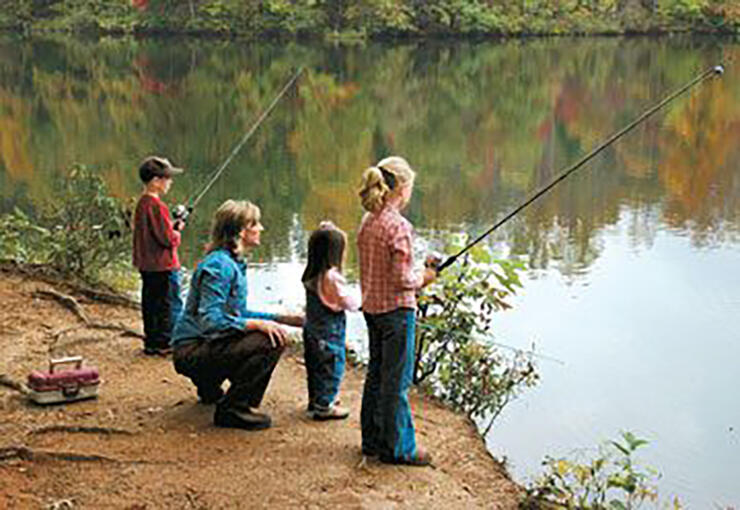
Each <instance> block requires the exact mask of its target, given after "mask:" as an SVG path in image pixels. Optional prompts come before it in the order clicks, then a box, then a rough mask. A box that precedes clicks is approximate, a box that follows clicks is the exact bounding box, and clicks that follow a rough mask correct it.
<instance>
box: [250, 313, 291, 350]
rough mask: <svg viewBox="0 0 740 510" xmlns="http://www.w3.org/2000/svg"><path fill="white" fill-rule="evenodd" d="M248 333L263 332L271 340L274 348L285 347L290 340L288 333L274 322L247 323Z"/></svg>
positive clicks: (258, 321)
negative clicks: (288, 339)
mask: <svg viewBox="0 0 740 510" xmlns="http://www.w3.org/2000/svg"><path fill="white" fill-rule="evenodd" d="M246 330H247V331H261V332H262V333H264V334H265V335H267V336H268V338H269V339H270V343H271V344H272V346H273V347H275V348H278V347H283V346H285V342H286V340H287V338H288V332H287V331H285V330H284V329H283V328H281V327H280V326H279V325H278V324H276V323H275V322H272V321H263V320H255V321H249V322H247V327H246Z"/></svg>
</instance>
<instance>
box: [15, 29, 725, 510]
mask: <svg viewBox="0 0 740 510" xmlns="http://www.w3.org/2000/svg"><path fill="white" fill-rule="evenodd" d="M739 55H740V46H739V45H738V43H737V42H735V41H733V40H729V39H724V40H722V39H720V40H718V39H708V38H703V39H702V38H699V39H689V38H675V37H670V38H661V39H649V38H637V39H621V38H607V39H585V38H582V39H565V38H557V39H542V40H526V41H502V42H486V43H476V44H467V43H445V44H441V43H440V44H438V43H427V44H417V43H413V44H396V45H384V44H372V45H351V46H334V45H326V46H319V45H309V46H306V45H296V44H283V45H254V44H243V45H241V44H235V43H233V42H226V41H224V42H219V41H198V40H188V39H162V40H120V39H104V40H100V41H80V40H70V39H64V38H60V39H45V40H32V41H28V40H20V39H15V38H12V37H4V38H2V39H0V211H2V212H5V211H9V210H11V209H12V208H13V207H16V206H17V207H21V208H22V209H24V210H27V211H31V212H32V211H33V210H34V209H35V208H36V207H38V206H39V204H42V203H43V202H44V201H46V200H48V199H49V198H50V197H51V196H52V189H53V182H54V179H56V178H58V177H59V176H60V175H62V173H63V170H64V169H65V168H67V167H68V166H69V165H71V164H72V163H73V162H80V163H85V164H88V165H90V166H93V167H95V168H97V169H99V171H100V172H101V173H103V174H104V175H105V176H106V177H107V179H108V182H109V183H110V187H111V189H112V190H113V192H115V193H116V194H118V195H119V196H121V197H132V196H135V195H136V194H137V193H138V191H139V184H138V182H137V179H136V175H135V169H136V166H137V163H138V162H139V161H140V160H141V158H142V157H143V156H145V155H147V154H150V153H158V154H164V155H167V156H169V157H171V158H172V159H174V160H175V161H176V162H177V163H179V164H181V165H183V166H184V167H185V168H186V169H187V173H186V174H185V175H183V176H182V177H181V178H179V179H177V180H176V182H175V186H174V187H173V190H172V192H171V195H170V196H169V197H168V199H169V200H170V201H171V202H172V203H177V202H183V201H185V200H186V199H187V198H188V197H191V196H193V194H195V193H197V192H198V191H199V190H200V189H201V187H202V186H203V184H204V183H205V182H206V180H207V178H208V176H209V175H210V174H211V172H213V170H214V169H216V168H217V167H218V165H219V164H220V163H221V162H222V161H223V160H224V159H225V158H226V156H227V155H228V154H229V152H230V151H231V149H232V147H233V146H234V145H235V144H236V143H237V142H238V140H239V139H240V138H241V137H242V136H243V134H244V133H245V132H246V131H247V130H248V129H249V127H250V125H251V124H252V122H254V120H255V119H256V118H257V116H258V114H259V112H260V111H261V109H262V108H264V107H265V106H266V105H267V104H268V103H269V102H270V101H271V100H272V98H273V97H274V96H275V94H277V92H278V91H279V90H280V88H281V87H282V85H283V83H284V82H285V81H287V79H288V78H289V77H290V75H291V73H292V71H293V70H294V69H295V68H296V67H297V66H298V65H301V64H306V65H307V69H306V72H305V73H304V74H303V76H302V77H301V79H300V81H299V84H298V86H297V87H296V88H295V89H293V90H292V91H291V92H290V93H289V94H287V95H286V97H284V98H283V100H282V101H281V103H280V104H279V105H278V107H277V108H276V109H275V111H274V112H273V114H272V115H271V116H270V118H269V119H268V120H267V121H266V122H264V124H263V125H262V126H261V127H260V128H259V130H258V131H257V132H256V133H255V135H254V137H253V138H252V139H251V140H250V141H249V142H248V143H247V144H246V145H245V147H244V149H243V150H242V151H241V152H240V153H239V154H238V155H237V157H236V158H235V159H234V161H233V162H232V164H231V165H230V167H229V168H228V169H227V170H226V171H225V173H224V174H223V177H222V178H221V179H220V180H219V181H218V182H217V183H216V184H215V186H214V187H213V188H212V189H211V190H210V191H209V192H208V194H207V195H206V196H205V198H204V200H203V202H201V204H199V209H198V210H197V211H196V214H195V215H194V217H193V218H192V221H191V223H190V225H189V228H188V230H187V231H186V235H185V241H184V248H183V252H184V258H185V260H186V261H187V263H188V265H190V266H192V264H193V263H194V261H196V260H197V259H198V257H199V256H200V254H201V247H202V244H203V241H204V237H203V236H204V233H205V232H206V231H207V229H208V217H209V214H210V212H211V211H213V210H214V209H215V208H216V207H217V206H218V204H219V203H221V202H222V201H223V200H225V199H226V198H249V199H251V200H253V201H255V202H257V203H258V204H259V205H260V206H261V207H262V211H263V217H264V223H265V224H266V227H267V230H266V232H265V234H264V236H263V247H261V248H260V249H259V251H258V252H256V253H255V254H254V256H253V261H254V264H253V266H252V269H251V275H250V285H251V291H252V294H251V296H250V300H251V302H252V303H253V304H254V305H255V307H261V308H277V307H288V308H295V307H298V306H300V305H301V304H302V290H301V286H300V283H299V280H300V273H301V271H302V262H303V257H304V255H305V241H306V232H307V231H309V230H311V229H313V228H314V227H315V226H316V225H317V224H318V222H319V221H320V220H321V219H324V218H331V219H333V220H334V221H335V223H337V224H338V225H339V226H341V227H342V228H344V229H345V230H347V231H348V232H349V234H350V236H353V235H354V231H355V228H356V225H357V224H358V221H359V219H360V217H361V210H360V207H359V204H358V201H357V199H356V188H357V185H358V182H359V176H360V173H361V172H362V170H363V169H364V168H365V167H367V166H368V165H369V164H371V163H372V162H374V161H376V160H377V159H378V158H379V157H381V156H384V155H387V154H390V153H397V154H401V155H404V156H406V157H407V158H408V159H409V161H410V162H411V164H412V165H413V166H414V167H415V168H416V169H417V171H418V181H417V189H416V191H415V195H414V198H413V201H412V203H411V205H410V207H409V210H408V216H409V218H410V219H411V220H412V221H413V222H414V224H415V225H416V226H417V228H418V229H419V231H420V232H422V233H423V232H436V233H438V234H439V233H441V234H442V235H443V236H444V235H445V234H446V233H458V232H461V231H464V232H469V233H473V234H474V233H476V232H481V231H483V230H484V229H485V228H486V227H487V226H489V225H490V224H492V223H493V222H494V221H495V220H496V219H497V218H500V217H502V216H503V215H504V214H506V213H507V212H508V211H510V210H512V209H513V208H514V207H516V206H517V205H518V204H519V203H521V202H522V201H523V200H524V199H526V198H527V197H528V196H530V194H531V193H532V192H533V191H534V190H536V189H538V188H540V187H541V186H543V185H545V184H547V183H549V182H550V181H551V180H552V179H553V178H554V177H555V176H557V175H558V174H559V173H560V172H561V171H562V170H563V169H564V168H565V167H566V166H568V165H569V164H571V163H573V162H574V161H576V160H577V159H578V158H579V157H580V156H582V155H583V154H585V153H586V152H588V151H589V150H590V149H591V148H593V147H595V146H596V145H597V144H598V143H599V142H600V141H601V140H603V139H605V138H606V137H607V136H608V135H610V134H611V133H613V132H614V131H616V130H617V129H619V128H620V127H622V126H623V125H625V124H626V123H628V122H629V121H631V120H632V119H634V118H636V117H637V116H638V115H639V114H640V113H641V112H642V111H644V110H645V109H647V108H648V107H649V106H651V105H652V104H654V103H655V102H657V101H658V100H659V99H660V98H662V97H664V96H665V95H667V94H668V93H669V92H671V91H673V90H676V89H677V88H679V87H680V86H682V85H683V84H685V83H687V82H688V81H689V80H691V79H692V78H694V77H695V76H697V75H698V74H699V73H700V72H702V71H704V70H705V69H707V68H709V67H710V66H713V65H716V64H718V63H720V62H721V61H723V60H728V61H730V65H729V66H728V68H727V72H726V74H725V76H724V77H723V78H722V79H721V80H713V81H710V82H707V83H704V84H703V85H701V86H700V87H698V88H697V89H695V90H694V91H693V92H692V93H691V94H687V95H685V96H683V97H682V98H680V99H678V100H676V101H674V102H673V103H671V104H670V105H669V107H668V108H666V109H665V110H664V111H662V112H660V113H659V114H657V115H655V116H653V117H651V119H650V120H648V121H647V122H645V123H644V124H642V125H641V126H640V127H639V128H637V129H636V130H635V131H633V132H632V133H631V134H629V135H628V136H626V137H625V138H623V139H622V140H620V141H619V142H618V143H617V144H615V145H613V146H612V147H610V148H609V149H608V150H607V151H605V152H604V153H603V154H601V155H600V156H598V157H597V158H596V159H594V160H593V161H592V162H591V163H589V164H588V165H587V166H585V167H583V168H582V169H581V170H579V172H578V173H576V174H574V175H573V176H572V177H571V178H569V179H568V180H566V181H564V182H563V183H561V184H560V185H559V186H558V187H556V188H555V189H554V190H553V191H552V192H551V193H548V194H547V195H546V196H545V197H544V198H542V199H541V200H539V201H538V202H537V203H536V204H534V205H533V206H532V207H530V208H528V209H526V210H525V211H524V212H522V213H521V214H520V215H519V216H518V217H517V219H515V220H514V221H512V222H509V223H508V224H507V225H506V226H505V227H504V228H502V229H500V230H498V231H497V232H496V233H495V234H494V236H492V238H491V239H490V242H491V245H492V246H495V247H497V248H498V249H501V250H503V251H505V252H506V253H511V254H512V255H514V256H517V257H519V258H521V259H522V260H524V261H526V262H527V267H528V268H529V269H528V270H527V272H526V275H525V278H524V288H523V289H522V291H521V292H520V293H519V295H518V296H517V297H516V298H515V299H514V301H513V302H514V305H515V306H514V309H513V310H511V311H508V312H505V313H501V314H499V316H498V317H497V319H496V325H495V331H496V339H497V341H500V342H502V343H506V344H508V345H511V346H515V347H521V348H526V347H528V346H530V345H531V344H532V343H534V344H535V345H536V352H538V353H540V354H542V355H544V356H547V357H548V358H554V359H555V360H557V361H554V360H551V359H545V358H542V359H540V360H539V369H540V371H541V373H542V379H541V382H540V384H539V386H538V387H536V388H534V389H532V390H529V391H527V392H526V393H524V394H523V395H522V396H521V397H520V398H519V399H518V400H517V401H515V402H514V403H513V404H511V405H510V406H509V407H508V408H506V409H505V410H504V412H503V414H502V415H501V417H500V418H499V421H498V422H497V423H496V424H495V425H494V427H493V430H492V432H491V434H490V435H489V437H488V438H487V442H488V445H489V448H490V449H491V451H493V452H494V453H495V454H496V455H500V456H506V457H507V459H508V461H509V465H510V467H511V469H512V471H513V473H514V475H515V477H516V478H517V479H518V480H520V481H526V480H528V479H529V478H530V477H531V476H533V475H534V474H535V473H537V472H538V470H539V463H540V461H541V460H542V458H543V457H544V456H545V455H547V454H549V455H569V454H571V453H572V452H574V451H581V450H582V449H583V448H588V447H592V446H594V445H596V444H597V443H599V442H601V441H603V440H606V439H610V438H616V437H617V435H618V433H619V431H620V430H631V431H633V432H634V433H636V434H637V435H638V436H641V437H646V438H648V439H649V440H650V445H649V446H648V447H647V448H645V449H644V450H643V452H642V454H641V455H640V456H639V458H640V459H641V460H642V461H643V462H644V463H646V464H649V465H653V466H655V467H657V468H658V469H659V470H660V471H661V472H662V473H663V477H662V479H661V481H660V490H661V494H662V496H663V497H665V498H668V497H670V496H673V495H677V496H679V497H680V498H681V500H682V501H683V502H684V503H685V504H686V505H687V507H688V508H713V507H729V506H737V505H739V504H740V483H739V482H740V460H738V459H739V458H740V436H739V434H740V402H739V399H738V397H737V393H735V391H737V387H738V386H739V385H740V371H739V370H737V364H738V362H739V361H740V342H739V340H740V333H738V331H737V329H736V327H737V326H736V320H737V316H736V315H735V313H737V311H738V308H740V271H738V268H739V267H740V249H739V248H740V246H739V243H738V241H739V239H740V236H739V234H740V221H739V220H740V175H739V174H738V166H740V149H739V148H738V147H739V145H738V143H737V142H738V140H739V139H740V66H737V65H733V63H732V61H733V59H735V58H736V57H737V56H739ZM355 261H356V254H355V253H354V250H352V251H351V252H350V253H349V275H350V277H353V276H354V275H355V274H356V263H355ZM733 317H735V319H733ZM350 320H351V324H352V328H351V330H352V334H351V335H350V337H351V338H350V342H351V343H352V344H353V345H354V346H355V347H356V348H358V349H360V350H362V346H363V343H364V341H365V340H364V329H363V327H362V318H361V317H360V316H358V315H355V316H353V317H351V318H350Z"/></svg>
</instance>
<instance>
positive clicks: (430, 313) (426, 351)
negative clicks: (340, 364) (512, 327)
mask: <svg viewBox="0 0 740 510" xmlns="http://www.w3.org/2000/svg"><path fill="white" fill-rule="evenodd" d="M456 241H457V244H460V246H462V244H463V241H464V239H463V238H459V239H457V240H456ZM453 244H455V243H453ZM460 246H450V247H449V250H448V251H457V250H458V249H459V247H460ZM522 268H523V266H522V264H521V263H518V262H515V261H510V260H499V259H495V258H494V257H493V256H492V254H491V252H490V250H489V249H488V248H487V247H486V246H483V245H478V246H476V247H475V248H473V249H472V250H470V252H469V254H468V255H467V256H466V257H465V258H464V259H463V260H462V261H461V262H460V263H458V264H455V265H453V266H450V267H449V268H448V269H447V270H445V271H444V272H443V273H442V274H441V275H440V278H439V279H438V280H437V282H436V283H435V284H433V285H432V286H431V287H430V288H429V291H428V292H427V293H426V294H425V295H424V296H422V298H421V299H420V303H419V314H420V319H419V335H418V344H417V353H416V357H417V367H416V373H415V381H416V382H417V383H420V382H424V383H425V385H426V386H427V387H428V388H430V390H431V391H433V392H434V393H435V394H437V395H438V396H439V397H440V398H441V399H442V400H443V401H445V402H447V403H448V404H450V405H451V406H452V407H453V408H455V409H456V410H458V411H462V412H465V413H466V414H467V415H468V416H470V417H471V418H472V419H475V420H482V421H483V425H482V430H483V435H485V434H487V433H488V431H489V430H490V428H491V426H492V424H493V421H494V420H495V419H496V417H498V415H499V414H500V413H501V411H502V410H503V408H504V407H505V406H506V405H507V404H508V403H509V402H511V400H512V399H513V398H515V397H516V396H517V395H519V393H520V392H521V391H522V389H523V388H525V387H531V386H534V385H535V384H536V383H537V380H538V379H539V375H538V374H537V371H536V368H535V365H534V362H533V360H532V357H533V353H531V352H522V351H517V352H515V353H514V354H512V355H509V356H507V355H504V354H503V353H502V352H501V350H500V349H499V348H498V347H497V346H496V344H494V343H492V333H491V323H492V321H493V316H494V314H495V313H496V312H498V311H502V310H506V309H507V308H510V307H511V305H509V303H508V302H507V299H508V298H510V297H511V296H512V295H513V294H514V292H515V288H516V287H521V283H520V280H519V275H518V271H520V270H521V269H522Z"/></svg>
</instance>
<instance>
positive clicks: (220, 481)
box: [0, 272, 516, 510]
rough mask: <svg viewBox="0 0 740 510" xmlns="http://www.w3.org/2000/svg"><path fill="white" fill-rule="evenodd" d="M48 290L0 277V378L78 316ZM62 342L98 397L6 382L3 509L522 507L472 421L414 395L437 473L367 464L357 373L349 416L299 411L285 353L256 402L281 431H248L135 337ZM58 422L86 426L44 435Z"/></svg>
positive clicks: (133, 318) (107, 317) (43, 354)
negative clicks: (52, 401)
mask: <svg viewBox="0 0 740 510" xmlns="http://www.w3.org/2000/svg"><path fill="white" fill-rule="evenodd" d="M48 288H50V286H49V285H47V284H44V283H41V282H38V281H35V280H31V279H24V278H22V277H21V276H19V275H16V274H10V273H7V272H0V307H2V311H1V312H0V374H5V376H6V377H9V378H11V379H14V380H19V381H24V380H25V377H26V376H27V374H28V373H29V372H30V371H31V370H34V369H41V368H43V367H45V365H46V363H47V360H48V357H49V349H50V346H51V345H52V339H53V337H54V335H55V334H56V333H58V332H59V331H62V330H64V329H66V328H69V327H71V326H74V325H81V324H82V323H81V321H80V319H79V318H77V317H76V316H75V315H74V314H73V313H72V312H71V311H69V310H68V309H65V308H63V307H62V306H61V304H60V303H59V302H57V301H55V300H53V299H51V300H50V299H43V298H38V297H34V291H37V290H39V289H48ZM62 292H63V290H62ZM76 297H77V296H76ZM78 299H79V303H80V305H81V307H82V308H83V309H84V312H85V314H87V315H88V316H89V317H90V318H91V319H92V320H95V321H98V322H109V323H111V322H116V323H121V324H124V325H125V326H127V327H130V328H134V329H138V328H139V327H140V324H139V319H138V315H137V312H136V311H134V310H130V309H126V308H119V307H115V306H109V305H99V304H94V303H90V302H89V301H87V302H86V301H84V300H83V299H81V298H78ZM54 347H55V348H54V349H53V354H54V355H55V356H60V355H73V354H81V355H83V356H84V357H85V359H86V360H87V363H88V364H90V365H95V366H97V367H99V369H100V372H101V377H102V378H103V380H104V382H103V384H102V385H101V387H100V397H99V398H98V399H97V400H89V401H84V402H77V403H74V404H70V405H66V406H50V407H40V406H36V405H32V404H29V403H27V402H26V400H25V398H24V397H23V395H21V394H20V393H19V392H17V391H15V390H12V389H10V388H8V387H6V386H0V508H56V509H63V508H126V509H132V510H133V509H156V508H177V509H183V508H191V509H216V508H268V507H269V508H423V507H426V508H516V504H515V501H516V487H515V486H514V484H513V483H512V482H511V481H509V480H508V479H507V478H506V476H505V474H504V473H503V470H502V469H501V468H500V467H499V465H498V464H497V463H496V462H495V461H494V460H493V459H492V458H491V457H490V456H489V455H488V453H487V452H486V450H485V448H484V446H483V443H482V441H481V440H480V439H479V438H478V437H477V436H476V433H475V431H474V429H473V427H472V426H471V424H470V423H469V422H468V421H467V420H465V419H464V418H462V417H460V416H457V415H455V414H453V413H451V412H450V411H448V410H446V409H444V408H442V407H440V406H438V405H437V404H435V403H433V402H431V401H429V400H427V399H424V398H421V397H419V396H418V395H416V394H414V395H413V406H414V417H415V423H416V427H417V437H418V439H419V442H420V443H422V444H424V445H426V446H428V447H429V449H430V450H431V451H432V452H433V453H434V454H435V466H434V468H410V467H397V466H387V465H383V464H380V463H378V462H377V461H369V462H367V463H365V464H363V463H362V462H361V461H362V456H361V454H360V449H359V444H360V428H359V408H360V399H361V391H362V380H363V374H362V372H361V369H349V370H348V373H347V376H346V378H345V382H344V384H343V388H342V395H341V396H342V401H343V403H344V404H346V405H348V406H349V407H350V408H351V409H352V415H351V417H350V419H349V420H347V421H344V422H328V423H318V422H313V421H310V420H308V419H306V418H305V417H304V409H305V405H306V390H305V370H304V367H303V365H302V364H301V362H300V359H299V358H298V357H296V356H286V357H285V358H284V359H283V360H282V361H281V362H280V364H279V365H278V368H277V370H276V372H275V376H274V377H273V380H272V382H271V383H270V387H269V389H268V392H267V397H266V399H265V402H264V403H263V406H262V409H263V410H264V411H266V412H268V413H269V414H271V416H272V417H273V423H274V426H273V427H272V428H271V429H268V430H265V431H260V432H245V431H240V430H225V429H217V428H214V427H213V426H212V424H211V419H212V413H213V407H212V406H204V405H201V404H198V403H197V399H196V396H195V391H194V388H193V387H192V385H191V384H190V383H189V381H187V380H186V379H184V378H182V377H180V376H179V375H177V374H176V373H175V372H174V370H173V369H172V364H171V362H170V361H169V360H167V359H162V358H149V357H145V356H143V355H142V354H141V353H140V350H141V348H140V347H141V346H140V340H138V339H136V338H131V337H125V336H121V335H120V334H119V333H118V332H113V331H103V330H89V329H78V330H75V331H70V332H69V333H66V334H62V335H59V337H58V338H57V339H56V342H55V343H54ZM52 425H65V426H77V427H78V429H79V430H77V431H75V432H69V431H54V430H50V431H42V430H41V428H42V427H49V426H52ZM83 427H98V428H107V429H109V430H108V431H107V432H106V431H105V430H97V431H85V429H84V428H83ZM34 431H36V432H34ZM9 446H23V447H26V448H28V449H29V450H23V451H19V450H2V449H1V448H3V447H9ZM19 453H20V454H23V455H17V454H19ZM31 453H35V454H36V455H35V456H34V457H33V458H31V459H29V458H28V456H29V454H31ZM59 454H61V456H60V455H59Z"/></svg>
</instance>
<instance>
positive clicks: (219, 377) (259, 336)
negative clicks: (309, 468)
mask: <svg viewBox="0 0 740 510" xmlns="http://www.w3.org/2000/svg"><path fill="white" fill-rule="evenodd" d="M283 349H284V347H282V346H278V347H273V345H272V342H271V341H270V338H269V337H268V336H267V335H266V334H264V333H262V332H260V331H251V332H249V333H243V332H235V334H233V335H231V336H228V337H225V338H221V339H217V340H210V341H205V340H200V339H199V340H197V341H195V342H192V343H188V344H185V345H181V346H177V347H175V352H174V354H173V361H174V364H175V371H176V372H177V373H178V374H182V375H184V376H187V377H189V378H190V379H191V380H192V381H193V383H195V385H196V386H197V387H198V390H199V391H198V393H199V394H202V395H211V394H216V393H217V392H218V390H219V389H220V388H221V384H222V383H223V382H224V380H226V379H228V380H229V382H230V383H231V385H230V386H229V390H228V391H227V392H226V395H225V396H224V398H223V399H222V400H221V401H220V402H219V406H220V407H223V408H229V407H234V408H238V409H244V408H246V407H259V405H260V403H261V402H262V397H264V395H265V391H266V390H267V384H268V383H269V382H270V377H271V376H272V371H273V370H274V369H275V366H276V365H277V363H278V361H279V360H280V355H281V354H282V353H283Z"/></svg>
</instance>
